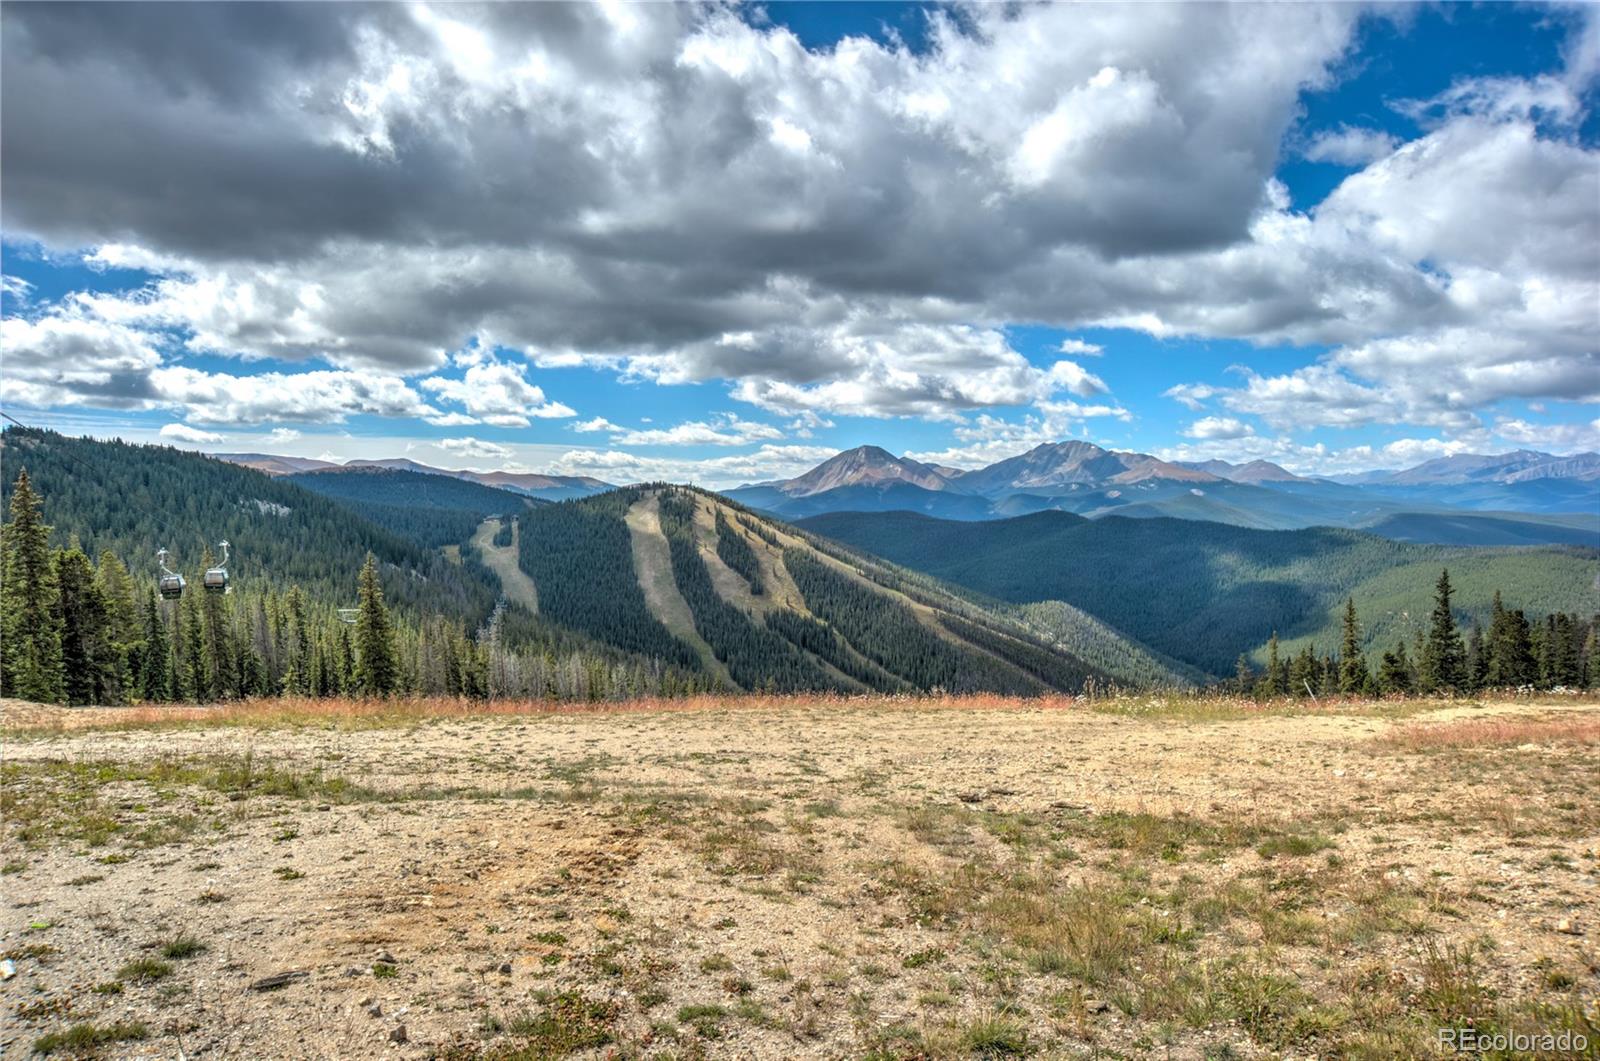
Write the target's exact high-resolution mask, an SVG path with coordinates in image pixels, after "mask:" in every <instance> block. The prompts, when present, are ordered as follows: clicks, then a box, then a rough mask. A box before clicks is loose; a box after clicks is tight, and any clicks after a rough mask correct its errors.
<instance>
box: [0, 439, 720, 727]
mask: <svg viewBox="0 0 1600 1061" xmlns="http://www.w3.org/2000/svg"><path fill="white" fill-rule="evenodd" d="M9 500H10V505H9V517H10V518H9V519H8V520H7V522H6V523H5V524H4V525H3V526H0V575H3V583H4V584H3V587H0V695H4V696H14V697H19V698H22V699H27V700H33V701H38V702H41V703H65V704H122V703H130V702H146V703H163V702H176V701H183V702H194V703H210V702H216V701H223V700H232V699H238V698H244V697H253V696H272V695H279V694H282V695H295V696H312V697H334V696H388V695H392V694H418V695H444V696H466V697H473V698H489V697H513V696H514V697H545V698H557V699H581V700H599V699H621V698H626V697H632V696H646V695H653V696H675V695H688V694H692V693H696V692H702V691H706V690H707V689H709V688H710V687H711V684H712V683H711V681H710V679H709V678H707V677H706V676H704V675H696V674H692V673H688V672H686V671H685V670H684V669H682V668H680V667H674V666H671V665H669V664H667V663H664V662H662V661H660V660H655V659H646V658H640V657H637V656H631V655H629V654H627V653H624V652H620V651H616V650H612V649H610V648H609V647H607V646H600V645H596V644H594V643H592V642H589V641H587V640H585V639H584V638H582V637H581V636H580V635H573V634H571V633H570V632H567V631H564V630H560V629H559V628H556V627H554V626H552V625H551V624H549V623H546V622H543V621H541V620H540V619H539V618H538V617H536V616H533V615H531V614H529V613H527V612H526V611H523V610H521V609H514V608H508V607H506V605H505V604H504V603H503V602H502V603H501V605H500V606H498V607H497V608H495V609H494V611H493V612H492V614H491V615H490V617H489V619H488V620H487V621H486V622H484V623H483V624H482V625H481V626H480V627H479V628H478V629H477V630H476V631H472V632H471V633H469V632H468V631H467V630H466V629H465V628H464V626H463V625H462V623H461V622H460V621H458V620H453V619H451V618H449V617H448V616H445V615H440V614H432V615H426V616H422V617H420V618H415V619H413V618H408V617H407V616H404V615H400V614H398V613H395V612H393V611H392V610H391V608H390V607H389V605H388V603H387V601H386V598H385V593H384V588H383V582H382V579H381V578H380V573H381V572H380V569H381V566H382V565H381V562H380V561H379V560H378V558H377V557H376V556H375V555H374V554H372V553H370V552H369V553H368V554H367V555H366V559H365V562H364V563H363V565H362V567H361V569H360V572H359V574H358V575H357V579H356V581H357V595H356V597H357V607H356V608H355V609H353V611H354V614H353V615H349V614H348V613H346V615H345V616H343V617H341V615H340V610H339V609H336V608H335V607H333V606H331V605H329V604H328V603H326V602H324V601H318V600H316V599H314V598H313V597H312V596H311V595H310V594H308V593H306V592H305V591H304V590H303V589H301V587H299V586H298V585H290V586H289V587H288V588H287V589H286V590H279V589H278V588H276V587H274V586H272V585H271V584H269V583H265V582H263V581H260V580H256V581H252V582H248V583H245V584H240V583H239V581H238V580H235V584H234V586H233V587H232V589H231V591H230V592H229V593H228V594H226V595H218V594H209V593H205V592H204V591H203V590H201V588H200V585H201V579H200V572H201V571H203V570H204V568H206V567H208V566H210V565H211V564H212V563H213V560H212V558H211V556H210V554H209V553H208V554H206V555H205V556H203V557H202V559H201V563H200V568H199V569H197V570H193V571H190V572H189V573H188V574H189V579H188V581H189V588H188V589H187V590H185V592H184V594H183V596H182V597H181V598H179V599H178V600H176V601H166V600H161V599H159V598H158V596H157V593H156V587H155V584H154V582H153V581H152V582H151V583H150V584H148V585H146V586H145V587H144V588H143V589H142V590H141V589H140V588H139V586H138V584H137V583H136V581H135V579H134V577H133V576H132V575H131V574H130V573H129V571H128V567H127V565H126V564H125V563H124V562H123V560H122V558H121V557H120V556H119V555H118V553H116V552H115V551H113V550H111V549H104V550H102V551H101V553H100V555H99V557H98V558H97V559H95V560H91V559H90V557H89V556H88V555H87V554H86V553H85V552H84V551H83V549H82V548H81V547H80V546H79V545H78V544H77V542H76V541H73V542H70V543H69V544H67V545H65V546H62V547H54V548H53V547H52V546H51V544H50V537H51V527H50V526H49V525H48V524H46V523H45V522H44V519H43V515H42V499H41V498H40V496H39V494H38V492H37V491H35V489H34V487H33V484H32V481H31V480H30V478H29V476H28V473H27V471H26V470H24V471H22V472H21V473H20V474H19V475H18V476H17V479H16V481H15V484H14V486H13V488H12V489H11V491H10V499H9ZM346 619H348V620H349V621H346Z"/></svg>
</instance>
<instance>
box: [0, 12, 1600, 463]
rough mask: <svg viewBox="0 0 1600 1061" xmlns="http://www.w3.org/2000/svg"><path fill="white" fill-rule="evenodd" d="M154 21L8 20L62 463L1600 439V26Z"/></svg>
mask: <svg viewBox="0 0 1600 1061" xmlns="http://www.w3.org/2000/svg"><path fill="white" fill-rule="evenodd" d="M132 7H133V9H134V10H133V12H132V13H131V14H130V13H125V12H119V11H117V10H114V9H112V8H94V7H90V8H83V9H75V10H73V11H72V12H70V13H63V12H50V11H44V10H40V9H37V8H34V9H28V8H18V7H16V6H11V7H8V8H6V9H5V14H4V17H5V19H6V26H5V31H6V32H5V34H4V48H5V55H4V59H5V64H4V67H3V70H4V79H5V84H4V90H5V91H4V96H3V101H4V105H5V115H4V117H5V122H4V131H3V135H4V144H3V148H4V151H3V154H0V158H3V159H4V163H3V170H0V177H3V178H4V186H5V189H6V198H5V200H4V203H3V218H0V221H3V224H0V231H3V236H4V246H3V251H4V270H3V271H4V275H5V280H6V283H5V290H4V296H3V297H4V318H5V322H4V336H3V340H4V351H5V354H6V361H7V369H6V371H5V372H4V374H3V376H0V386H3V388H4V389H3V394H4V399H5V406H6V408H7V410H8V411H9V412H11V413H12V414H13V415H15V416H17V417H19V418H20V419H23V420H24V421H27V422H30V423H37V424H43V425H56V426H60V427H62V428H63V429H66V430H71V431H74V432H81V433H92V434H97V435H117V436H121V437H124V438H130V439H136V440H151V441H154V440H161V441H165V442H169V443H172V444H177V445H184V446H189V447H194V448H201V449H206V450H212V451H226V450H266V451H270V452H280V453H292V454H297V455H303V456H326V457H331V458H334V459H348V458H351V457H379V456H399V455H407V456H411V457H413V458H414V459H418V460H422V461H425V462H427V463H434V464H443V465H448V466H461V467H477V468H496V467H509V468H518V469H530V470H540V471H545V470H553V471H560V472H570V473H585V474H594V475H598V476H601V477H602V478H607V479H610V480H612V481H629V480H634V479H640V478H655V477H667V478H676V479H694V480H697V481H700V482H705V483H709V484H711V485H723V484H731V483H736V482H741V481H748V480H754V479H763V478H773V477H777V476H780V475H789V474H794V473H796V472H798V471H800V470H803V469H804V468H805V467H808V466H810V465H811V464H814V463H816V462H817V461H818V460H820V459H821V458H822V457H824V456H826V455H827V454H828V453H831V452H833V451H836V450H838V449H843V448H848V447H851V446H855V445H860V444H862V443H873V444H877V445H882V446H884V447H886V448H888V449H891V450H893V451H895V452H897V453H911V454H913V455H915V456H918V457H920V458H922V459H926V460H936V461H942V462H946V463H953V464H960V465H965V466H977V465H980V464H983V463H987V462H988V461H992V460H994V459H998V458H1000V457H1003V456H1007V455H1010V454H1013V453H1017V452H1021V451H1023V450H1025V449H1027V448H1030V447H1031V446H1033V445H1036V444H1038V443H1039V442H1042V441H1052V440H1059V439H1063V438H1086V439H1090V440H1092V441H1095V442H1099V443H1101V444H1103V445H1106V446H1108V447H1112V448H1118V449H1133V450H1139V451H1144V452H1155V453H1158V454H1160V455H1163V456H1168V457H1172V458H1174V459H1207V458H1211V457H1221V458H1224V459H1232V460H1248V459H1252V458H1256V457H1264V458H1267V459H1272V460H1276V461H1278V462H1279V463H1282V464H1284V465H1285V466H1287V467H1290V468H1292V469H1294V470H1296V471H1303V472H1318V471H1321V472H1330V473H1331V472H1340V471H1350V470H1358V469H1364V468H1369V467H1389V466H1400V465H1407V464H1413V463H1418V462H1420V461H1421V460H1424V459H1427V458H1429V457H1433V456H1439V455H1442V454H1445V453H1451V452H1462V451H1476V452H1484V451H1501V450H1506V449H1513V448H1522V447H1528V448H1539V449H1549V450H1554V451H1558V452H1575V451H1578V450H1583V449H1591V448H1596V447H1600V419H1597V410H1596V407H1595V404H1594V403H1595V402H1596V400H1597V398H1600V351H1597V347H1596V338H1595V337H1596V336H1597V335H1600V266H1597V256H1600V250H1597V247H1600V117H1597V115H1600V108H1597V107H1596V103H1597V100H1600V96H1597V79H1596V73H1597V72H1600V30H1597V20H1596V15H1595V9H1594V8H1593V7H1578V6H1569V7H1544V6H1538V5H1474V6H1465V5H1460V6H1457V5H1452V6H1417V7H1410V8H1403V9H1398V10H1396V9H1381V10H1376V11H1367V10H1365V9H1362V8H1360V7H1358V6H1355V5H1343V4H1341V5H1336V6H1329V7H1315V6H1312V5H1295V6H1293V7H1292V8H1289V9H1286V10H1268V9H1266V8H1255V7H1251V8H1232V9H1229V8H1217V7H1209V6H1200V5H1194V6H1187V7H1157V6H1148V7H1142V8H1132V7H1123V8H1117V7H1112V6H1110V5H1098V6H1094V7H1086V8H1068V7H1047V8H1022V9H1001V8H996V7H980V8H943V9H934V8H928V7H925V6H923V5H901V4H885V3H871V4H816V5H813V4H771V5H766V6H765V7H759V8H758V7H745V8H743V9H740V10H738V11H737V12H735V13H732V14H730V13H728V12H726V11H722V10H718V9H699V8H688V7H677V8H669V7H664V6H660V5H654V6H647V7H635V8H600V7H581V8H580V7H557V6H554V5H547V6H545V7H542V8H538V9H528V10H526V11H523V12H521V13H520V14H516V13H513V12H512V11H510V10H508V9H495V8H483V9H480V8H474V7H468V6H446V7H443V8H440V9H437V10H434V9H429V8H425V7H423V8H416V9H406V10H403V9H398V8H397V9H392V10H388V11H383V12H377V13H365V14H357V13H356V12H355V9H332V8H325V9H319V8H317V7H315V6H311V7H299V6H290V7H284V8H273V7H267V8H263V9H261V10H260V11H258V12H257V13H256V15H255V16H254V17H255V18H257V19H259V20H261V21H258V22H254V23H252V22H250V21H248V20H246V19H245V18H243V17H242V16H240V15H239V14H238V13H237V12H234V11H230V10H229V9H228V8H226V7H225V6H218V7H211V8H204V9H198V8H197V9H196V10H203V11H204V17H196V18H190V19H186V20H183V21H182V22H181V24H175V25H174V26H172V27H171V28H170V32H149V33H135V32H128V31H127V30H126V28H125V27H122V26H120V25H119V23H118V20H119V19H121V18H125V17H133V15H138V16H140V17H142V19H143V21H144V23H145V24H146V25H147V26H148V24H149V23H150V21H151V20H152V19H159V18H162V17H165V15H164V14H163V13H162V12H161V9H157V8H150V9H145V10H140V9H139V8H138V5H132ZM363 20H368V21H363ZM374 40H382V41H385V42H386V47H383V48H376V47H374V46H373V44H372V42H373V41H374ZM30 104H31V105H30ZM24 106H27V108H28V109H27V110H26V111H24V110H23V109H22V108H23V107H24ZM97 129H99V130H104V129H116V130H119V131H121V135H106V136H99V135H93V134H92V131H93V130H97Z"/></svg>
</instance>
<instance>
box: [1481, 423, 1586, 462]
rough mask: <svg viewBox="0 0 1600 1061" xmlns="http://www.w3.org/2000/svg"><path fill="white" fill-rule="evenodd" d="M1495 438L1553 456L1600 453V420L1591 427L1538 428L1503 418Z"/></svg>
mask: <svg viewBox="0 0 1600 1061" xmlns="http://www.w3.org/2000/svg"><path fill="white" fill-rule="evenodd" d="M1493 430H1494V434H1495V437H1497V438H1501V439H1504V440H1505V441H1506V442H1509V443H1511V444H1513V445H1516V446H1528V447H1531V448H1533V449H1538V450H1544V451H1546V452H1549V453H1562V454H1566V453H1580V452H1585V451H1591V450H1600V418H1596V419H1594V420H1590V421H1589V422H1588V423H1586V424H1585V423H1576V424H1534V423H1529V422H1528V421H1526V420H1522V419H1516V418H1508V417H1502V418H1501V419H1499V420H1497V421H1496V422H1495V425H1494V429H1493Z"/></svg>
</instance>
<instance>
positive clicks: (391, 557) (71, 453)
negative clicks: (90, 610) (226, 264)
mask: <svg viewBox="0 0 1600 1061" xmlns="http://www.w3.org/2000/svg"><path fill="white" fill-rule="evenodd" d="M3 438H4V443H3V444H4V458H5V473H4V475H3V476H0V479H3V480H4V485H3V496H4V497H5V498H6V499H9V497H10V492H11V489H12V483H13V481H14V480H15V478H16V475H17V473H18V472H19V471H21V470H22V469H24V468H26V469H27V471H28V474H29V475H30V476H31V477H32V479H33V485H34V489H35V490H36V491H38V493H39V494H40V495H41V496H42V497H43V498H44V518H45V522H47V523H50V524H53V525H54V527H55V536H54V541H55V542H56V543H58V544H65V543H66V542H67V541H68V540H69V539H73V538H76V539H77V540H78V541H79V542H80V543H81V544H82V546H83V548H84V551H85V552H87V553H88V554H89V555H90V556H96V555H98V554H99V553H100V552H102V551H103V550H106V549H110V550H111V551H113V552H115V553H117V554H118V555H119V556H121V557H122V558H123V560H124V561H125V562H126V563H127V564H128V566H129V568H130V570H131V571H132V572H133V574H134V576H135V578H137V579H140V580H145V579H148V580H149V581H150V583H151V584H153V583H154V579H155V573H156V555H155V554H156V550H157V549H160V548H163V547H165V548H167V549H169V550H170V551H171V562H172V564H173V566H174V567H176V568H178V569H179V570H181V571H183V572H185V573H186V574H189V575H190V576H191V578H194V577H196V575H197V573H198V571H199V568H200V564H201V557H202V555H203V554H204V552H205V550H206V548H207V547H208V546H212V545H214V544H215V543H216V542H218V541H220V540H222V539H224V538H225V539H227V540H228V541H229V542H230V543H231V544H232V554H233V557H232V561H231V562H230V564H229V571H230V572H231V574H232V575H233V578H234V581H235V585H236V586H243V587H248V586H251V585H253V584H257V583H261V584H271V585H276V586H280V587H282V586H289V585H297V586H299V587H300V588H301V589H302V590H303V591H305V592H307V593H309V594H310V595H311V596H312V597H313V598H315V599H318V600H324V601H329V602H336V603H339V604H348V603H350V602H351V600H352V598H353V597H354V594H355V575H356V572H357V571H358V570H360V568H361V563H362V560H363V559H364V558H365V556H366V554H367V553H368V552H369V551H370V552H372V553H373V554H375V555H376V556H377V558H378V560H379V561H380V563H381V570H382V572H383V575H382V577H383V588H384V592H385V593H386V594H387V595H388V596H389V599H390V600H391V601H392V602H395V603H396V604H398V605H399V606H400V607H401V608H402V609H403V610H407V611H412V612H415V613H416V614H419V615H420V614H424V613H426V614H441V615H445V616H448V617H450V618H452V619H456V620H459V621H464V622H466V623H467V624H468V625H469V626H476V625H477V624H478V623H480V622H482V621H483V620H484V619H485V618H487V617H488V615H489V613H490V611H491V610H492V609H493V607H494V603H495V599H496V597H497V596H498V595H499V593H498V589H497V587H496V586H495V584H494V582H493V580H492V579H491V578H490V576H488V575H487V573H485V572H483V571H481V569H478V568H477V567H475V566H470V565H469V566H466V567H463V566H460V565H453V564H450V563H448V562H447V561H446V560H445V559H444V558H443V557H442V556H440V555H439V553H438V552H437V551H432V550H429V549H427V548H424V547H422V546H420V545H418V544H417V543H416V542H414V541H410V540H407V539H406V538H404V537H401V536H400V535H397V534H394V533H391V532H390V531H388V530H386V529H384V528H382V527H380V526H378V525H376V524H375V523H373V522H371V521H370V520H367V519H365V518H363V517H361V516H359V515H357V514H356V513H354V512H352V511H351V510H350V509H348V508H346V507H345V506H344V505H342V504H340V503H339V502H337V501H335V500H333V499H332V498H328V497H322V496H320V495H318V494H315V493H312V492H311V491H309V490H306V489H304V488H302V487H301V486H299V485H298V484H296V483H293V482H290V481H288V480H286V479H280V478H273V477H272V476H268V475H265V474H263V473H261V472H258V471H254V470H252V469H250V468H245V467H241V466H239V465H235V464H228V463H225V462H223V461H219V460H212V459H210V458H208V457H204V456H201V455H199V454H196V453H190V452H187V451H184V450H178V449H172V448H169V447H164V446H135V445H129V444H127V443H123V442H100V441H95V440H92V439H75V438H69V437H67V436H65V435H60V434H57V433H55V432H53V431H39V430H33V429H22V428H10V429H8V430H7V431H6V432H5V434H4V436H3Z"/></svg>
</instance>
